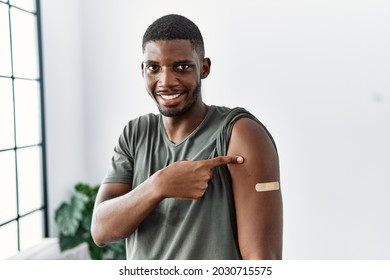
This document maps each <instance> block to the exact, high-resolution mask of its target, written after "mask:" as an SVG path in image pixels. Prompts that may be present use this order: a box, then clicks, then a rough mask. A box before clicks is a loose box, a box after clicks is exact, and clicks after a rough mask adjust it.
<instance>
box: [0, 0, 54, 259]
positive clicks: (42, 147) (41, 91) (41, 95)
mask: <svg viewBox="0 0 390 280" xmlns="http://www.w3.org/2000/svg"><path fill="white" fill-rule="evenodd" d="M0 3H2V4H3V5H6V6H8V23H9V26H8V27H9V37H10V38H9V40H10V41H9V44H10V59H11V61H10V63H11V73H10V76H6V75H3V74H2V73H0V77H1V78H2V79H10V81H11V83H12V92H11V93H12V98H13V106H12V108H13V118H14V119H13V128H14V131H13V133H14V143H13V147H10V148H5V149H4V148H0V154H1V153H3V152H8V151H14V157H15V164H14V168H15V187H16V194H15V197H16V217H14V218H12V219H9V220H5V221H0V228H2V227H3V226H6V225H8V224H10V223H13V222H16V227H17V243H18V244H17V246H18V252H20V251H21V227H20V222H21V219H22V218H24V217H27V216H29V215H32V214H34V213H36V212H40V211H41V212H42V214H43V217H42V224H43V229H42V233H43V236H42V239H43V238H45V237H48V236H49V218H48V216H49V213H48V191H47V171H46V169H47V168H46V140H45V138H46V134H45V107H44V83H43V77H44V76H43V53H42V32H41V30H42V28H41V10H40V0H35V11H28V10H25V9H23V8H20V7H18V6H14V5H13V4H12V3H11V2H10V1H9V0H0ZM11 8H12V9H18V10H20V11H23V12H26V13H29V14H32V15H34V16H35V20H36V30H35V32H36V34H35V36H36V47H37V56H38V57H37V67H38V70H37V74H38V77H37V78H30V77H18V76H15V75H14V74H15V73H14V62H13V60H14V58H13V56H14V53H13V41H12V40H13V37H12V19H11ZM15 80H29V81H35V82H37V83H38V86H39V89H38V94H39V99H40V101H39V102H40V104H39V105H40V123H39V124H40V142H39V143H37V144H32V145H26V146H18V145H17V136H16V131H17V130H16V105H15V87H14V85H15ZM32 147H40V159H41V162H40V164H41V170H40V172H41V188H40V191H41V194H42V201H41V205H40V207H39V208H34V209H32V210H30V211H28V212H27V213H22V214H21V213H20V201H19V186H18V158H17V157H18V156H17V154H18V150H21V149H26V148H32ZM9 257H11V256H9Z"/></svg>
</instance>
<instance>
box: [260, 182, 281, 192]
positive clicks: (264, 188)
mask: <svg viewBox="0 0 390 280" xmlns="http://www.w3.org/2000/svg"><path fill="white" fill-rule="evenodd" d="M278 189H279V182H269V183H258V184H256V186H255V190H256V191H257V192H268V191H276V190H278Z"/></svg>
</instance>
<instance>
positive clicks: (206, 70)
mask: <svg viewBox="0 0 390 280" xmlns="http://www.w3.org/2000/svg"><path fill="white" fill-rule="evenodd" d="M210 69H211V60H210V58H208V57H205V58H204V59H203V62H202V69H201V73H200V78H201V79H205V78H207V76H208V75H209V74H210Z"/></svg>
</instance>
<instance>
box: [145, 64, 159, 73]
mask: <svg viewBox="0 0 390 280" xmlns="http://www.w3.org/2000/svg"><path fill="white" fill-rule="evenodd" d="M147 69H148V71H151V72H156V71H158V66H157V65H148V67H147Z"/></svg>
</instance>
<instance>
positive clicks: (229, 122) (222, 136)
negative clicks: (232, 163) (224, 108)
mask: <svg viewBox="0 0 390 280" xmlns="http://www.w3.org/2000/svg"><path fill="white" fill-rule="evenodd" d="M240 118H249V119H251V120H254V121H255V122H257V123H258V124H259V125H261V126H262V127H263V128H264V129H265V131H266V132H267V134H268V136H269V137H270V138H271V141H272V143H273V144H274V146H275V149H276V144H275V141H274V139H273V138H272V135H271V134H270V133H269V131H268V130H267V128H266V127H265V126H264V125H263V124H262V123H261V122H260V121H259V120H258V119H257V118H256V117H255V116H254V115H252V114H251V113H250V112H248V111H247V110H245V109H244V108H240V107H237V108H234V109H232V110H231V111H230V113H229V114H228V115H227V117H226V118H225V120H224V122H223V124H222V126H221V131H220V133H219V135H218V137H217V145H216V146H217V147H216V148H217V153H218V155H222V156H225V155H226V154H227V150H228V146H229V141H230V137H231V134H232V131H233V126H234V123H235V122H236V121H237V120H238V119H240Z"/></svg>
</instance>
